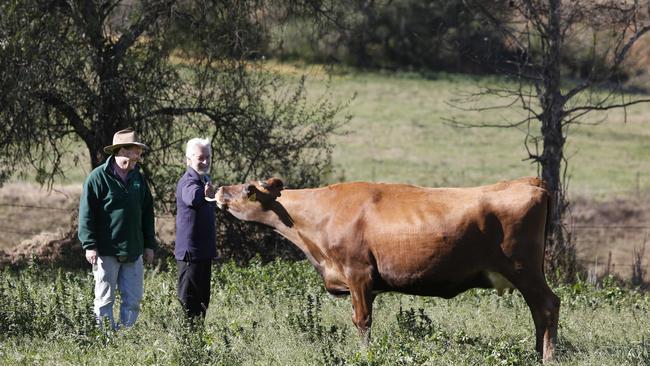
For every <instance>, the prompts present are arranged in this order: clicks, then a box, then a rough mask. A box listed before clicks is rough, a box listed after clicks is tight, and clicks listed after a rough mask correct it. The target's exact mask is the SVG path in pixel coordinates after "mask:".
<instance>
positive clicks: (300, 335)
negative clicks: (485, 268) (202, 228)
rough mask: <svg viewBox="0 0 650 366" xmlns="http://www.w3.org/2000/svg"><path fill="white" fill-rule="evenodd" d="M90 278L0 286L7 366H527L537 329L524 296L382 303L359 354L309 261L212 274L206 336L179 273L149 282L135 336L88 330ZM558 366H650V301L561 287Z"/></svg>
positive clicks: (44, 272) (26, 275)
mask: <svg viewBox="0 0 650 366" xmlns="http://www.w3.org/2000/svg"><path fill="white" fill-rule="evenodd" d="M92 282H93V280H92V276H91V275H90V272H89V271H88V272H72V273H69V272H58V274H57V271H52V270H50V269H39V268H38V267H33V268H30V269H26V270H23V271H22V272H20V273H12V272H9V271H4V272H3V273H2V277H1V278H0V364H3V365H33V364H38V365H41V364H42V365H80V364H93V365H423V364H426V365H526V364H535V363H536V354H535V352H534V336H533V323H532V320H531V317H530V313H529V310H528V308H527V306H526V304H525V302H524V301H523V299H522V298H521V296H520V295H519V294H518V293H514V294H506V295H504V296H503V297H499V296H497V295H496V292H494V291H489V290H472V291H469V292H466V293H464V294H462V295H460V296H458V297H456V298H454V299H452V300H443V299H437V298H425V297H415V296H408V295H401V294H382V295H379V296H378V298H377V300H376V302H375V309H374V323H373V328H372V338H373V339H372V342H371V344H370V346H369V347H367V348H363V347H361V346H360V342H359V338H358V337H357V333H356V329H355V328H354V326H353V325H352V322H351V306H350V300H349V298H332V297H330V296H329V295H327V294H326V293H325V291H324V289H323V286H322V284H321V281H320V278H319V277H318V275H317V274H316V272H315V271H314V270H313V269H312V268H311V266H310V265H309V264H308V263H306V262H299V263H287V262H282V261H278V262H274V263H270V264H268V265H259V264H253V265H251V266H249V267H246V268H240V267H236V266H234V265H230V264H226V265H222V266H219V267H218V268H216V269H215V273H214V274H213V282H212V291H213V296H212V300H211V303H210V308H209V310H208V317H207V319H206V323H205V328H204V330H203V331H198V332H192V331H190V330H189V329H188V328H187V327H186V325H185V324H184V323H183V321H182V319H183V317H182V316H181V314H180V307H179V305H178V303H177V300H176V298H175V288H174V284H175V271H174V270H172V271H166V272H164V271H163V272H161V271H157V270H154V269H149V270H147V272H146V274H145V288H146V290H145V299H144V302H143V308H142V313H141V316H140V318H139V320H138V322H137V324H136V326H135V327H133V328H130V329H122V330H119V331H117V332H115V333H112V332H106V331H102V330H101V329H97V328H95V327H94V325H93V317H92V314H91V313H90V309H91V306H92V294H91V293H92V290H91V288H92ZM554 290H555V292H556V293H557V294H558V295H559V296H560V298H561V299H562V308H561V312H560V330H559V345H558V353H557V354H558V358H557V362H556V363H555V364H561V365H612V366H614V365H616V366H618V365H647V364H648V363H650V317H648V312H649V311H650V296H649V295H648V294H647V293H646V294H643V293H639V292H637V291H634V290H629V289H623V288H619V287H617V286H616V285H615V284H614V283H611V282H609V283H606V284H605V285H604V286H603V288H601V289H595V288H593V287H591V286H589V285H586V284H585V283H577V284H575V285H571V286H568V285H563V286H556V287H555V288H554Z"/></svg>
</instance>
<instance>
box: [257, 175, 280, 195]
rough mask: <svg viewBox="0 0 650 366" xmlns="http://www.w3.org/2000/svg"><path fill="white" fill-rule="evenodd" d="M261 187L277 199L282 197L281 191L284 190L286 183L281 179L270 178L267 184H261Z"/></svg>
mask: <svg viewBox="0 0 650 366" xmlns="http://www.w3.org/2000/svg"><path fill="white" fill-rule="evenodd" d="M260 186H261V187H262V188H264V189H266V190H267V191H269V193H271V194H273V195H275V196H276V197H280V195H281V194H280V191H281V190H283V189H284V183H282V180H280V179H279V178H269V179H267V180H266V182H260Z"/></svg>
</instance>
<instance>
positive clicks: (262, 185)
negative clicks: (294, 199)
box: [215, 178, 284, 221]
mask: <svg viewBox="0 0 650 366" xmlns="http://www.w3.org/2000/svg"><path fill="white" fill-rule="evenodd" d="M283 188H284V184H283V183H282V181H281V180H280V179H278V178H270V179H267V180H266V181H259V182H250V183H247V184H237V185H232V186H222V187H219V190H217V193H216V195H215V201H216V202H217V206H219V208H221V209H225V210H228V212H230V213H231V214H232V215H233V216H235V217H237V218H238V219H240V220H246V221H260V217H261V215H263V214H264V213H265V212H266V211H268V210H273V207H274V206H275V205H277V202H276V201H275V199H276V198H278V197H280V195H281V193H280V191H282V189H283Z"/></svg>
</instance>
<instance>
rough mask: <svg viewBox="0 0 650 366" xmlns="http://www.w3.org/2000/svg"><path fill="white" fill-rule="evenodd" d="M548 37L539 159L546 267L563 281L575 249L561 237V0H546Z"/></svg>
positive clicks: (572, 268)
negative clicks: (545, 200)
mask: <svg viewBox="0 0 650 366" xmlns="http://www.w3.org/2000/svg"><path fill="white" fill-rule="evenodd" d="M548 5H549V9H550V11H549V20H548V39H547V43H546V44H545V45H544V46H545V47H547V48H548V49H547V50H546V52H544V53H543V55H544V62H543V69H542V71H541V73H542V80H543V81H542V85H541V88H540V90H541V94H540V104H541V106H542V110H543V113H542V118H541V119H542V131H541V132H542V136H543V138H544V148H543V152H542V156H541V159H540V162H541V165H542V179H544V181H545V182H546V184H548V187H549V190H550V191H551V193H552V195H553V202H552V205H551V209H552V211H551V218H550V219H551V222H550V223H549V233H548V236H547V242H546V256H545V258H546V270H547V273H550V274H551V275H554V274H555V273H557V272H558V270H559V272H561V274H560V276H561V277H564V278H563V279H564V280H571V279H572V278H573V276H574V275H575V269H576V268H575V249H574V248H573V247H572V245H571V243H570V240H568V238H566V237H565V235H564V231H563V225H562V218H563V215H564V212H565V209H566V206H567V203H566V199H565V192H564V187H563V185H562V176H561V171H562V160H563V159H564V143H565V137H564V135H563V130H562V122H563V118H564V110H563V109H564V104H565V102H566V100H565V97H564V96H563V95H562V92H561V89H560V87H561V83H560V82H561V72H560V67H561V65H560V62H561V55H560V52H561V48H562V36H561V34H560V32H561V30H560V10H561V0H549V1H548Z"/></svg>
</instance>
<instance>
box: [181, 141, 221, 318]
mask: <svg viewBox="0 0 650 366" xmlns="http://www.w3.org/2000/svg"><path fill="white" fill-rule="evenodd" d="M210 155H211V148H210V141H209V140H207V139H200V138H194V139H191V140H190V141H188V142H187V148H186V150H185V156H186V158H187V170H186V171H185V174H184V175H183V176H182V177H181V179H180V180H179V181H178V185H177V186H176V247H175V249H174V254H175V256H176V261H177V263H178V298H179V300H180V301H181V304H182V305H183V307H184V309H185V311H186V313H187V315H188V317H190V318H195V317H198V316H200V317H201V318H205V314H206V311H207V309H208V304H209V303H210V277H211V273H212V259H213V258H214V257H215V256H216V254H217V247H216V227H215V209H216V207H215V204H214V202H208V201H206V200H205V197H209V198H214V194H215V188H214V186H213V185H212V183H211V182H210V178H209V176H208V173H209V172H210Z"/></svg>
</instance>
